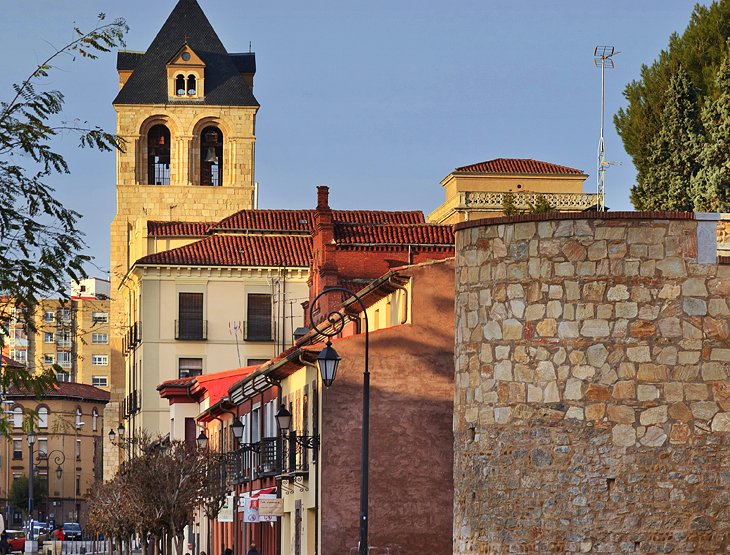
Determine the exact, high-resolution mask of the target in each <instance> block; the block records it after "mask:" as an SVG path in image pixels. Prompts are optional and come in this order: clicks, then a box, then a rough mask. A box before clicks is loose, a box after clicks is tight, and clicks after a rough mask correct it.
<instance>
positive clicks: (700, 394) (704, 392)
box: [684, 383, 710, 401]
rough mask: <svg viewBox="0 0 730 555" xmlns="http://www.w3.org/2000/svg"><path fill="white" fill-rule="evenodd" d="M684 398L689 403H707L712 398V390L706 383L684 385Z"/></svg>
mask: <svg viewBox="0 0 730 555" xmlns="http://www.w3.org/2000/svg"><path fill="white" fill-rule="evenodd" d="M684 398H685V399H687V400H688V401H705V400H707V399H709V398H710V390H709V388H708V387H707V384H704V383H687V384H684Z"/></svg>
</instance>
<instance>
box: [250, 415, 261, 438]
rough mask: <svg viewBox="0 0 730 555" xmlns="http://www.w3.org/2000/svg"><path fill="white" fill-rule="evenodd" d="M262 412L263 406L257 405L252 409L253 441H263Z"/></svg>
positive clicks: (251, 427)
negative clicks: (260, 418)
mask: <svg viewBox="0 0 730 555" xmlns="http://www.w3.org/2000/svg"><path fill="white" fill-rule="evenodd" d="M260 414H261V408H260V407H256V408H255V409H253V410H252V411H251V426H250V428H249V429H250V430H251V443H258V442H259V441H261V427H260V421H259V416H260Z"/></svg>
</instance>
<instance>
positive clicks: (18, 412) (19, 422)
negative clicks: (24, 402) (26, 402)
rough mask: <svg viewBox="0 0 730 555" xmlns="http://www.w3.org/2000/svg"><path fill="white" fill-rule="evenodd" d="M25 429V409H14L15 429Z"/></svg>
mask: <svg viewBox="0 0 730 555" xmlns="http://www.w3.org/2000/svg"><path fill="white" fill-rule="evenodd" d="M22 427H23V407H15V408H14V409H13V428H22Z"/></svg>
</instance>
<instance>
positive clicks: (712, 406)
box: [689, 401, 720, 422]
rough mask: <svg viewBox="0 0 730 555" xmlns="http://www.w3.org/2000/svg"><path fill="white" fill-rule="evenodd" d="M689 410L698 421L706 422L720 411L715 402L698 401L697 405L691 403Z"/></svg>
mask: <svg viewBox="0 0 730 555" xmlns="http://www.w3.org/2000/svg"><path fill="white" fill-rule="evenodd" d="M689 408H690V410H691V411H692V416H694V417H695V418H696V419H697V420H702V421H705V422H709V420H710V419H711V418H712V417H713V416H715V414H716V413H717V412H718V411H719V410H720V409H719V407H718V406H717V403H715V402H714V401H697V402H696V403H691V404H690V406H689Z"/></svg>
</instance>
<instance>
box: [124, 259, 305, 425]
mask: <svg viewBox="0 0 730 555" xmlns="http://www.w3.org/2000/svg"><path fill="white" fill-rule="evenodd" d="M307 277H308V272H307V271H306V270H305V269H303V268H302V269H299V270H291V271H289V273H288V275H287V276H286V289H285V294H286V299H287V301H286V303H285V306H286V311H287V315H286V336H285V339H286V346H287V347H288V346H291V342H292V330H293V329H295V328H296V327H299V326H301V325H303V314H302V308H301V302H302V301H303V300H305V299H306V298H307V296H308V294H309V290H308V286H307ZM276 279H280V278H279V270H278V269H270V270H264V269H261V270H260V269H249V270H246V269H227V268H200V269H197V268H196V269H191V268H182V269H177V268H172V267H159V268H139V269H136V270H135V271H134V272H133V274H132V276H130V279H129V280H127V281H126V282H125V287H124V288H125V290H127V291H129V293H130V296H132V295H135V294H141V297H142V299H143V302H142V304H141V313H140V314H138V315H136V318H138V319H139V320H141V322H142V334H143V335H142V343H141V344H140V346H139V347H138V348H137V349H136V351H135V352H134V354H133V355H131V354H130V356H128V357H127V369H128V371H130V369H131V364H132V356H134V359H135V360H136V364H137V380H138V389H141V390H142V410H141V413H140V415H139V416H138V417H137V418H136V419H135V424H134V426H135V428H142V429H145V430H147V431H148V432H150V433H152V434H153V435H154V434H157V433H159V432H162V433H166V432H167V431H168V430H169V427H170V415H169V405H168V401H167V400H166V399H161V398H160V397H159V394H158V392H157V389H156V388H157V386H158V385H159V384H160V383H162V382H163V381H166V380H171V379H177V378H178V360H179V358H181V357H183V358H187V357H190V358H202V359H203V372H204V373H206V374H208V373H213V372H218V371H222V370H230V369H232V368H237V367H239V366H246V365H247V361H248V359H253V358H256V359H264V360H266V359H269V358H271V357H273V356H275V355H278V354H279V352H280V350H281V346H280V345H279V347H278V348H277V345H276V343H272V342H247V341H245V340H244V339H243V337H242V334H239V336H238V349H239V350H240V357H241V360H240V364H239V358H238V354H237V349H236V338H235V336H234V335H232V334H231V331H230V327H229V325H230V324H231V323H233V322H242V323H243V322H245V320H246V312H247V307H246V302H247V296H248V295H249V294H250V293H269V294H270V293H271V292H272V289H271V280H276ZM282 281H283V280H282ZM137 292H139V293H137ZM184 292H200V293H203V304H204V309H203V310H204V312H203V319H204V320H206V321H207V339H206V340H204V341H179V340H176V339H175V320H176V319H177V318H178V298H179V294H180V293H184ZM277 300H278V297H277V296H275V297H274V299H273V302H274V303H276V302H277ZM289 300H291V301H294V302H292V303H289ZM292 309H293V318H292V315H291V314H290V313H289V311H290V310H292ZM272 311H273V317H274V318H276V316H277V306H276V304H274V306H273V309H272ZM292 323H293V328H292ZM277 329H279V330H281V322H280V321H279V323H278V325H277ZM140 366H141V370H140ZM140 386H141V387H140Z"/></svg>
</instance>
